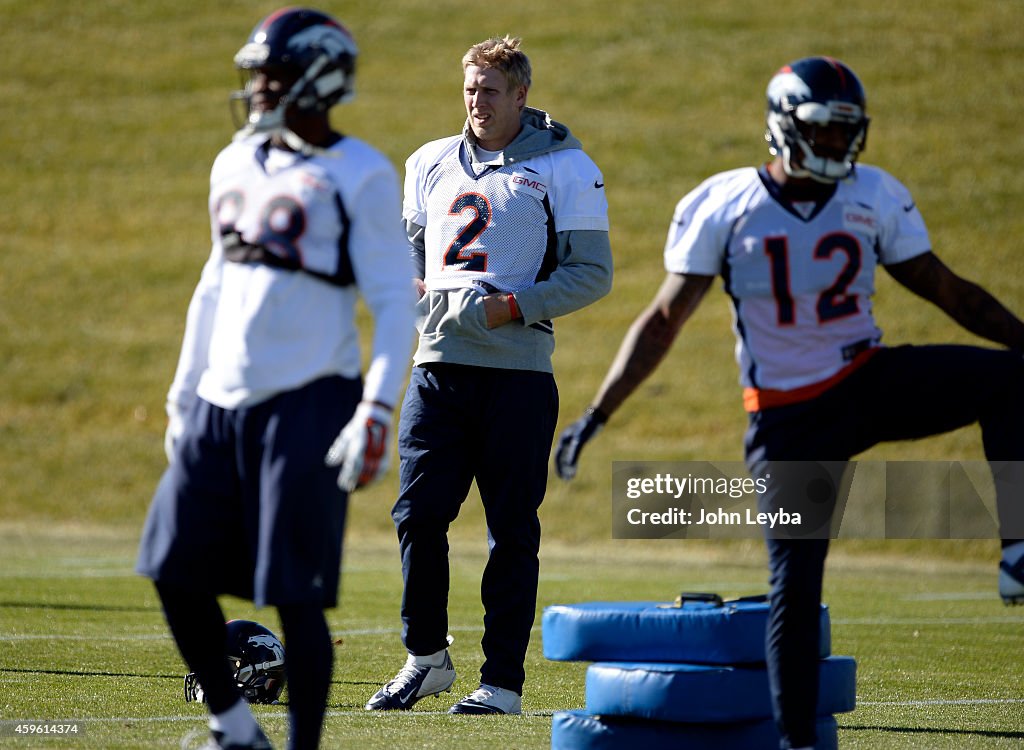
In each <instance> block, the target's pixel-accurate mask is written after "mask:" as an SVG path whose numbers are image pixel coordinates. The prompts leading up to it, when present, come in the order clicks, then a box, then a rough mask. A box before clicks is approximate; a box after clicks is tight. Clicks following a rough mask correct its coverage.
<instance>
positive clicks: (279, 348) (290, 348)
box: [168, 136, 415, 409]
mask: <svg viewBox="0 0 1024 750" xmlns="http://www.w3.org/2000/svg"><path fill="white" fill-rule="evenodd" d="M400 208H401V202H400V196H399V188H398V176H397V173H396V171H395V169H394V167H393V166H392V165H391V163H390V162H389V161H388V160H387V159H386V158H385V157H384V156H383V155H382V154H380V153H379V152H377V151H376V150H374V149H373V148H371V147H370V146H368V145H366V144H365V143H363V142H361V141H359V140H357V139H355V138H351V137H345V138H342V139H341V140H340V141H339V142H337V143H336V144H335V145H334V146H332V147H331V148H330V149H329V150H328V153H326V154H321V155H316V156H313V157H306V156H303V155H301V154H297V153H294V152H291V151H286V150H282V149H278V148H269V147H268V146H267V144H266V136H263V137H262V138H260V137H253V138H248V139H244V140H239V141H236V142H233V143H232V144H231V145H229V146H228V147H227V148H225V149H224V150H223V151H222V152H221V153H220V155H219V156H218V157H217V159H216V161H215V163H214V165H213V170H212V173H211V178H210V198H209V209H210V219H211V224H212V235H213V248H212V252H211V254H210V258H209V260H208V261H207V263H206V266H205V267H204V269H203V274H202V278H201V279H200V282H199V285H198V286H197V288H196V291H195V294H194V295H193V299H192V303H191V305H190V307H189V314H188V320H187V323H186V331H185V341H184V344H183V347H182V353H181V358H180V361H179V364H178V371H177V374H176V376H175V379H174V383H173V385H172V386H171V391H170V394H169V397H168V398H169V403H170V404H171V405H172V406H177V407H178V408H182V409H184V408H187V406H188V405H189V403H190V402H191V401H192V399H193V398H194V396H195V395H196V394H198V395H199V396H200V397H202V398H203V399H205V400H207V401H209V402H211V403H213V404H215V405H217V406H221V407H223V408H229V409H231V408H237V407H240V406H247V405H251V404H254V403H258V402H260V401H263V400H265V399H267V398H269V397H271V396H273V395H275V394H277V393H280V392H282V391H286V390H291V389H294V388H297V387H300V386H302V385H305V384H306V383H309V382H311V381H313V380H315V379H317V378H320V377H324V376H327V375H335V374H337V375H342V376H345V377H350V378H355V377H358V376H359V375H360V372H361V356H360V345H359V337H358V332H357V330H356V324H355V315H356V301H357V295H358V294H362V296H363V298H364V299H365V301H366V304H367V307H368V308H369V310H370V312H371V314H372V316H373V320H374V338H373V345H372V361H371V363H370V366H369V369H368V371H367V374H366V382H365V385H364V398H365V399H367V400H379V401H382V402H384V403H387V404H395V403H396V401H397V399H398V395H399V391H400V389H401V385H402V381H403V379H404V377H405V374H406V370H405V366H406V363H407V362H408V357H409V352H410V345H411V343H412V339H413V336H414V335H415V327H414V313H413V304H414V296H413V292H412V285H411V278H412V264H411V262H410V260H409V257H408V251H407V244H406V240H405V236H404V234H403V232H402V230H401V223H400V221H399V215H400ZM353 279H354V281H355V283H354V284H353V283H352V281H353Z"/></svg>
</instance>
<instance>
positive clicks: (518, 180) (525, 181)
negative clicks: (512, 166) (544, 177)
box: [512, 174, 548, 192]
mask: <svg viewBox="0 0 1024 750" xmlns="http://www.w3.org/2000/svg"><path fill="white" fill-rule="evenodd" d="M512 184H513V185H525V186H526V187H528V188H533V189H534V190H540V191H541V192H546V191H547V189H548V186H547V185H545V184H544V183H543V182H541V181H540V180H531V179H530V178H528V177H523V176H522V175H521V174H514V175H512Z"/></svg>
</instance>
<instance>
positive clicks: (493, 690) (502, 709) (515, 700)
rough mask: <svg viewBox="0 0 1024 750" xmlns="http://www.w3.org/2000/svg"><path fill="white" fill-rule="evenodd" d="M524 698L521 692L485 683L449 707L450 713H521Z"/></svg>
mask: <svg viewBox="0 0 1024 750" xmlns="http://www.w3.org/2000/svg"><path fill="white" fill-rule="evenodd" d="M522 712H523V699H522V697H521V696H520V695H519V693H516V692H513V691H511V690H507V689H505V688H500V687H494V686H493V685H484V684H482V683H481V685H480V687H478V688H477V689H476V690H474V691H473V692H472V693H470V694H469V695H467V696H466V697H465V698H463V699H462V700H460V701H459V702H458V703H456V704H455V705H454V706H452V707H451V708H449V709H448V713H450V714H477V715H480V714H521V713H522Z"/></svg>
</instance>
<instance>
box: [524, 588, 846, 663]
mask: <svg viewBox="0 0 1024 750" xmlns="http://www.w3.org/2000/svg"><path fill="white" fill-rule="evenodd" d="M767 622H768V603H767V602H766V601H764V600H763V598H760V597H757V598H754V599H751V600H744V599H737V600H734V601H726V602H724V603H722V602H721V601H718V602H713V601H685V600H684V601H683V602H682V604H681V606H680V605H679V604H676V603H666V602H586V603H583V604H559V605H553V606H550V607H546V608H545V609H544V614H543V617H542V619H541V631H542V636H543V640H544V656H545V657H546V658H548V659H551V660H553V661H627V662H632V661H645V662H647V661H650V662H678V663H689V664H763V663H764V661H765V648H764V639H765V627H766V625H767ZM820 633H821V638H820V643H821V648H820V650H819V656H820V657H821V658H824V657H826V656H828V655H829V654H830V653H831V649H832V640H831V639H832V635H831V622H830V620H829V613H828V606H827V605H825V604H822V605H821V618H820Z"/></svg>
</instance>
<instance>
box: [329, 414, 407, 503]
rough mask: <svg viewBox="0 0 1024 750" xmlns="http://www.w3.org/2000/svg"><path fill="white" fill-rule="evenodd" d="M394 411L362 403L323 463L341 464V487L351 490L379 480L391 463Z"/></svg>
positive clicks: (339, 485) (339, 484)
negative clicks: (392, 413)
mask: <svg viewBox="0 0 1024 750" xmlns="http://www.w3.org/2000/svg"><path fill="white" fill-rule="evenodd" d="M390 432H391V410H390V409H388V408H387V407H385V406H383V405H381V404H376V403H367V402H365V401H364V402H362V403H360V404H359V406H357V407H356V412H355V414H353V415H352V419H351V420H349V423H348V424H347V425H345V428H344V429H343V430H342V431H341V434H340V435H338V437H337V438H336V439H335V441H334V443H333V444H332V445H331V447H330V449H329V450H328V451H327V456H326V457H325V458H324V463H326V464H327V465H328V466H340V467H341V470H340V471H339V472H338V487H340V488H341V489H342V490H344V491H345V492H352V491H354V490H356V489H358V488H360V487H365V486H366V485H368V484H370V483H371V482H374V481H376V480H377V479H380V478H381V477H382V476H383V475H384V472H386V471H387V470H388V465H389V464H390V462H391V456H390V447H391V441H390V439H389V437H390Z"/></svg>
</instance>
